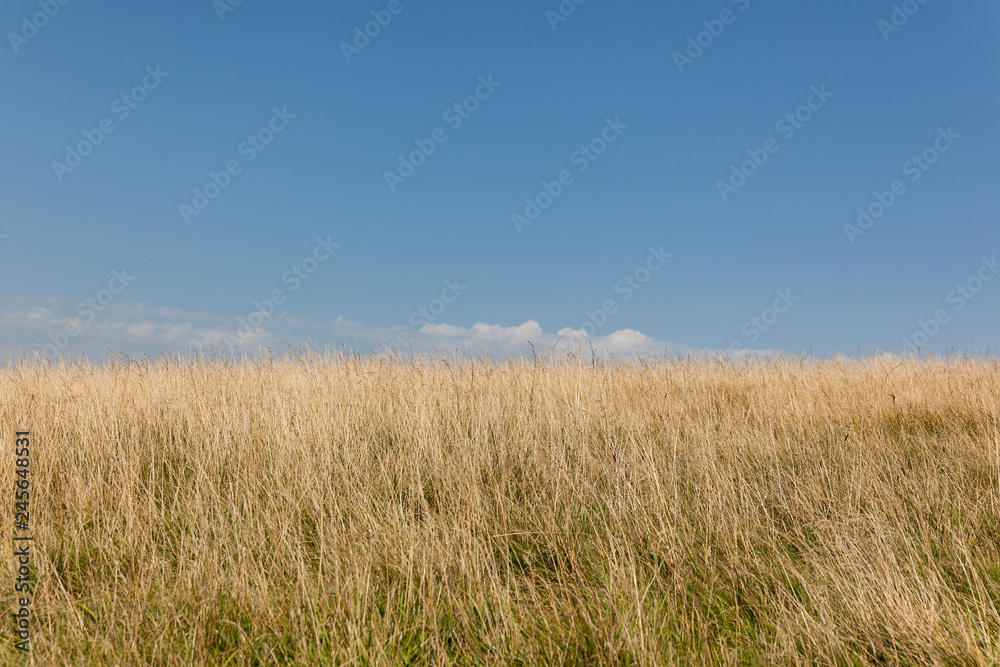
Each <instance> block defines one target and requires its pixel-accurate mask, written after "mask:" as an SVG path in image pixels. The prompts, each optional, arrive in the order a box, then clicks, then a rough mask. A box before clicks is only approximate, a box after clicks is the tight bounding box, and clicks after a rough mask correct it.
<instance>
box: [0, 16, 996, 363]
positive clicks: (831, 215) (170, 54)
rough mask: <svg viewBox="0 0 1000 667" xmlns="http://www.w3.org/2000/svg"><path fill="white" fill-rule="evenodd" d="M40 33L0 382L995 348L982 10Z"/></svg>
mask: <svg viewBox="0 0 1000 667" xmlns="http://www.w3.org/2000/svg"><path fill="white" fill-rule="evenodd" d="M64 1H65V0H9V1H8V2H5V3H4V5H3V8H2V10H0V28H2V31H3V33H4V43H3V45H2V47H0V81H2V84H3V96H2V98H0V118H2V121H3V122H2V123H0V146H2V149H3V150H2V155H0V183H2V187H0V234H2V235H3V236H0V326H2V331H0V350H2V351H4V352H6V353H12V352H13V353H16V352H18V351H19V350H27V351H41V350H46V349H47V351H48V352H49V353H50V354H52V353H55V352H60V353H74V352H78V351H85V352H88V353H89V354H99V353H100V352H101V350H106V349H108V348H111V349H122V350H126V351H128V350H131V349H132V348H134V346H139V347H141V348H142V349H144V350H146V351H147V352H149V353H151V354H156V353H159V352H161V351H162V350H163V349H164V347H165V346H167V345H170V346H171V347H177V348H185V347H188V346H192V345H199V344H200V345H206V346H207V345H210V344H215V345H216V346H217V347H219V348H221V349H226V350H229V349H249V348H251V347H253V346H256V345H260V344H268V345H280V344H283V343H294V342H297V341H300V340H307V339H311V340H316V341H332V342H335V343H338V344H339V343H341V342H344V343H348V344H351V345H353V344H354V340H355V339H357V340H358V343H359V344H360V345H362V346H368V345H372V344H377V343H378V342H383V343H384V342H386V341H387V340H391V341H393V343H394V344H397V345H404V346H405V345H409V344H413V343H432V344H434V345H440V346H442V347H445V348H468V349H476V348H481V347H483V346H486V345H489V346H491V348H492V349H497V350H500V349H505V348H517V347H518V346H521V345H523V344H524V343H525V342H526V341H528V340H530V341H532V342H533V343H535V344H536V345H537V344H539V343H542V344H547V343H551V342H553V341H554V340H555V338H556V337H558V336H559V335H560V333H561V334H562V335H563V336H564V338H567V339H573V338H574V337H578V336H580V335H583V334H587V335H590V336H591V338H592V339H593V340H594V341H595V342H596V343H597V345H596V346H597V347H602V348H604V349H611V350H615V351H629V350H633V349H638V348H654V349H683V348H685V347H687V348H694V349H728V348H731V347H733V346H734V344H737V346H739V347H743V348H746V349H761V350H767V349H779V350H786V351H791V352H799V351H806V352H808V351H812V352H814V353H819V354H832V353H836V352H845V353H852V352H869V351H873V350H894V349H902V348H905V347H906V345H907V343H904V339H906V340H907V341H910V342H911V343H912V342H915V344H917V345H919V346H920V347H921V348H922V349H924V350H930V351H938V352H945V351H949V350H965V351H970V352H975V351H983V350H986V351H991V352H992V351H995V350H996V346H997V344H998V342H1000V340H998V331H1000V308H998V306H1000V276H998V279H997V280H991V279H992V278H993V277H994V274H997V273H998V272H1000V268H997V267H996V266H995V260H994V258H995V257H996V256H997V254H1000V234H998V233H997V232H998V226H997V223H998V217H997V212H998V209H1000V188H998V187H997V183H998V177H1000V165H998V161H997V156H998V155H1000V124H998V122H997V118H998V112H1000V87H998V85H997V84H998V73H1000V50H998V49H997V35H998V28H1000V5H998V4H997V3H996V2H994V1H991V2H987V1H985V0H975V1H971V2H964V3H947V2H943V1H942V0H927V1H926V2H923V3H921V2H919V1H918V0H909V1H908V2H903V3H898V2H897V3H892V2H888V1H877V2H858V1H848V2H840V3H830V2H816V1H806V2H801V1H797V2H792V1H791V0H783V1H780V2H779V1H776V0H770V1H768V0H714V1H712V2H691V3H661V2H611V1H610V0H586V1H585V2H583V3H582V4H579V5H578V4H576V2H574V1H573V0H564V1H563V2H561V3H560V2H559V1H558V0H533V1H530V2H499V1H493V2H489V1H485V0H476V1H473V2H469V1H468V0H465V1H463V2H457V1H455V2H451V1H444V2H431V1H430V0H395V1H392V2H390V1H389V0H376V1H365V2H337V3H328V2H317V1H304V2H295V3H278V2H267V1H266V0H243V2H241V3H240V4H238V5H234V4H231V2H232V1H233V0H218V1H217V2H214V3H213V2H212V1H211V0H180V1H178V2H170V3H165V2H152V1H149V0H147V1H144V2H134V1H133V2H111V3H88V2H81V1H79V0H70V1H69V2H67V3H66V4H61V3H62V2H64ZM577 2H579V0H577ZM46 12H48V14H46ZM379 22H381V24H380V23H379ZM382 24H384V25H382ZM366 30H367V32H368V33H369V35H365V31H366ZM370 35H374V36H370ZM456 105H457V107H456ZM109 129H110V130H111V131H110V132H108V131H107V130H109ZM414 151H418V152H417V153H416V154H415V155H414ZM400 156H402V159H403V161H404V163H401V157H400ZM914 158H916V160H914ZM748 161H749V162H748ZM414 163H416V164H414ZM227 168H229V169H230V171H229V172H228V173H227ZM741 171H742V173H740V172H741ZM213 174H214V177H213V176H212V175H213ZM747 174H749V175H747ZM213 178H214V183H213ZM894 181H898V182H896V183H894ZM220 186H222V187H220ZM196 190H197V192H196ZM893 190H895V192H894V191H893ZM210 196H211V198H209V197H210ZM526 199H528V200H529V201H526ZM880 199H881V202H880V201H879V200H880ZM536 206H537V207H538V208H537V209H536V208H535V207H536ZM859 207H862V208H863V209H865V210H867V211H868V212H869V214H881V215H877V216H876V215H872V217H871V218H862V220H861V225H859V224H858V218H859V212H858V209H859ZM845 225H848V227H846V228H845ZM851 225H853V227H852V226H851ZM123 269H124V271H123ZM310 269H311V270H312V272H310ZM115 271H117V272H119V276H118V277H115V274H114V273H113V272H115ZM276 294H277V295H278V296H279V298H278V299H276V300H277V301H280V303H275V304H273V312H271V308H272V304H269V303H267V302H268V301H270V298H271V296H272V295H276ZM88 299H89V300H90V305H88ZM102 302H103V303H102ZM255 302H256V303H255ZM81 304H82V305H81ZM421 309H423V313H421ZM257 311H263V315H257V316H253V313H255V312H257ZM588 313H589V315H588ZM240 318H243V321H244V322H246V324H245V325H244V324H243V323H242V322H241V320H240ZM921 323H922V324H921ZM918 332H923V333H922V334H920V333H918ZM915 333H918V335H917V337H916V339H914V334H915ZM45 345H49V346H50V347H48V348H44V347H43V346H45Z"/></svg>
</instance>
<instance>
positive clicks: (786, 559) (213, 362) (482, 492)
mask: <svg viewBox="0 0 1000 667" xmlns="http://www.w3.org/2000/svg"><path fill="white" fill-rule="evenodd" d="M16 431H30V433H31V516H30V518H31V522H30V526H31V528H30V530H31V532H32V535H33V538H34V540H33V549H34V551H33V561H32V578H33V580H34V582H35V590H34V597H33V601H32V603H31V614H32V616H31V652H30V654H29V655H28V658H27V659H28V660H29V661H30V662H32V663H33V664H38V665H141V664H153V665H201V664H205V665H271V664H294V665H327V664H344V665H347V664H350V665H396V664H435V665H447V664H456V665H507V664H511V665H515V664H516V665H536V664H566V665H610V664H614V665H626V664H638V665H656V664H692V665H702V664H706V665H707V664H712V665H716V664H722V665H725V664H741V665H745V664H803V665H804V664H809V665H815V664H819V665H864V664H901V665H989V664H998V663H1000V367H998V364H997V361H996V360H995V359H991V358H915V357H895V356H884V357H865V358H853V359H848V358H842V359H829V360H817V359H801V358H778V359H766V360H756V361H748V362H743V363H734V362H732V361H730V360H726V359H717V358H686V359H658V358H646V359H635V360H632V361H629V362H625V361H602V360H600V359H595V358H591V357H587V356H570V357H568V358H561V359H559V360H546V361H541V360H538V359H532V358H520V359H506V360H503V359H501V360H487V359H477V360H469V359H465V360H463V359H458V358H445V357H426V358H404V357H398V356H359V355H351V354H346V353H345V354H335V353H326V354H320V353H305V354H290V355H288V356H284V357H277V356H275V357H261V358H257V359H253V360H243V361H232V360H226V359H205V358H202V359H194V358H192V359H182V358H176V357H168V358H166V359H159V360H154V359H149V358H143V359H140V360H134V359H128V358H123V357H116V358H115V359H114V360H113V361H111V362H107V363H102V364H93V363H87V362H82V361H68V362H63V363H58V364H47V363H41V362H29V361H16V362H13V363H8V364H7V365H5V366H4V367H2V368H0V442H2V443H3V447H2V448H0V452H4V454H3V456H2V457H0V472H2V474H0V478H2V481H0V507H4V508H5V509H4V512H5V514H4V518H3V521H2V522H0V523H2V525H3V529H2V532H0V534H2V536H3V538H4V540H5V544H8V545H10V544H12V542H11V537H12V531H13V524H14V494H15V488H16V487H15V454H14V443H15V432H16ZM5 552H6V553H5V554H4V555H2V556H0V561H2V562H3V563H4V567H5V568H6V569H3V568H0V571H3V572H6V573H9V576H6V577H3V580H4V582H3V583H0V597H2V600H3V605H4V609H5V612H6V613H5V614H4V618H3V620H2V622H0V637H2V642H0V644H2V645H0V662H3V663H5V664H17V662H18V661H20V660H22V659H24V656H22V655H20V653H21V652H20V651H18V650H16V649H15V648H14V642H15V641H17V639H16V638H15V635H14V630H15V625H14V621H13V620H12V618H13V617H12V615H11V614H13V613H14V612H15V611H16V609H17V602H16V598H17V595H16V594H15V592H14V581H15V570H16V565H15V562H14V559H13V556H12V555H11V552H10V550H9V549H5Z"/></svg>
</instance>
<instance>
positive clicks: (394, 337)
mask: <svg viewBox="0 0 1000 667" xmlns="http://www.w3.org/2000/svg"><path fill="white" fill-rule="evenodd" d="M76 307H77V304H74V303H70V302H68V301H66V300H64V299H27V298H20V297H6V296H0V324H2V331H3V333H2V335H0V357H3V358H6V357H9V356H17V355H19V354H29V355H30V354H34V353H43V352H48V353H49V354H51V353H53V352H56V351H58V352H59V353H61V354H63V355H79V354H81V353H83V354H86V355H87V356H89V357H90V358H101V357H102V356H103V355H105V354H107V353H108V351H109V349H110V350H113V351H122V352H125V353H128V354H131V353H133V352H134V351H135V350H136V348H138V349H141V350H142V351H144V352H145V353H147V354H149V355H152V356H156V355H159V354H161V353H162V352H163V351H164V350H166V349H170V350H172V351H175V352H177V353H180V354H183V353H184V352H187V351H188V350H192V349H193V350H199V349H200V350H202V351H204V352H210V351H211V350H213V349H214V350H218V351H221V352H223V353H230V352H237V353H242V352H248V353H252V352H255V351H257V350H259V349H262V348H263V347H269V348H271V349H272V350H274V351H275V352H280V351H282V350H284V349H285V347H286V346H292V347H294V346H296V345H298V344H300V343H311V344H316V345H318V346H324V345H327V344H330V345H333V346H335V347H337V348H339V347H341V346H342V345H344V346H347V347H348V348H349V349H360V350H362V351H365V350H385V349H389V348H394V349H398V350H401V351H409V350H413V351H416V352H420V353H425V352H435V351H438V352H452V351H457V352H459V353H461V354H478V353H485V352H486V351H489V352H490V353H491V354H497V355H502V354H509V353H525V354H530V353H531V349H532V347H533V348H534V350H535V351H536V352H538V353H542V352H543V351H545V350H557V351H559V350H561V351H566V350H568V351H577V350H580V351H586V352H587V353H588V354H589V351H590V349H591V347H593V350H594V352H595V353H596V354H599V355H604V354H605V353H611V354H615V355H620V356H628V355H631V354H635V353H642V352H653V353H664V352H667V353H676V352H693V350H691V349H689V348H686V347H684V346H681V345H677V344H674V343H666V342H662V341H657V340H654V339H652V338H650V337H649V336H646V335H645V334H643V333H641V332H639V331H635V330H633V329H621V330H618V331H609V332H608V333H607V334H605V335H598V336H594V337H592V338H590V339H587V337H586V333H585V332H584V331H583V330H580V329H571V328H569V327H566V328H563V329H561V330H559V331H558V332H556V333H547V332H545V331H544V330H543V329H542V327H541V325H540V324H539V323H538V322H537V321H535V320H528V321H526V322H523V323H521V324H515V325H511V326H505V325H501V324H488V323H485V322H476V323H475V324H473V325H472V326H471V327H462V326H456V325H453V324H445V323H439V324H426V325H424V326H423V327H422V328H421V329H419V330H414V329H410V328H407V327H404V326H394V327H379V326H369V325H365V324H362V323H360V322H351V321H349V320H347V319H346V318H344V317H343V316H339V317H337V318H336V319H334V320H331V321H328V322H318V321H315V320H311V319H309V318H304V317H300V316H294V315H288V314H284V313H282V314H275V315H274V316H272V317H270V318H267V319H265V320H263V322H255V323H257V324H259V326H256V327H253V326H250V327H244V328H243V329H242V332H241V333H242V335H238V333H237V326H238V322H237V319H236V318H227V317H221V316H215V315H208V314H205V313H193V312H187V311H184V310H181V309H179V308H173V307H168V306H150V305H148V304H144V303H113V304H111V305H109V306H107V307H105V308H104V309H103V311H102V312H100V313H98V314H97V316H96V317H94V318H93V321H91V322H84V321H83V319H81V317H79V316H78V315H77V313H76ZM247 319H249V318H247ZM76 328H78V332H77V333H75V334H73V335H70V332H74V331H77V329H76ZM599 333H600V332H599ZM234 342H235V343H236V344H235V347H233V346H232V345H231V343H234Z"/></svg>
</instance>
